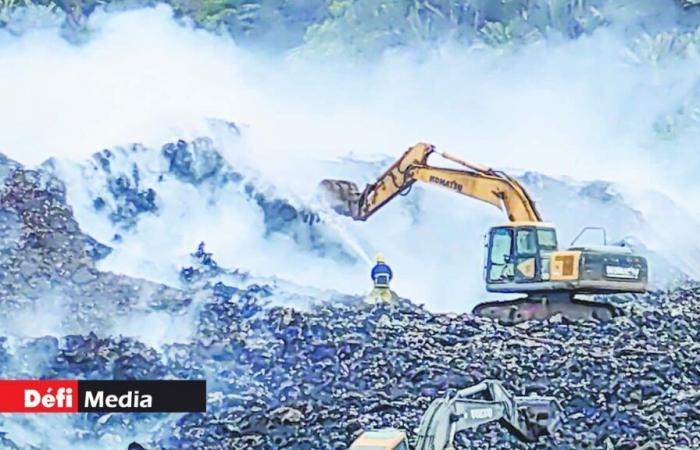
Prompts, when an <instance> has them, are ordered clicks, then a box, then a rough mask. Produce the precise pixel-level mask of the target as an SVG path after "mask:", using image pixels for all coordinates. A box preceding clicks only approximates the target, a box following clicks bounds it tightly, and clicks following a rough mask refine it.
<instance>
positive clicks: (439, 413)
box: [415, 380, 560, 450]
mask: <svg viewBox="0 0 700 450" xmlns="http://www.w3.org/2000/svg"><path fill="white" fill-rule="evenodd" d="M475 396H477V397H478V396H480V397H481V398H474V397H475ZM495 421H499V422H500V423H501V424H502V425H504V426H505V427H506V428H507V429H508V430H509V431H511V432H512V433H513V434H514V435H515V436H516V437H517V438H518V439H520V440H521V441H524V442H534V441H536V440H537V439H538V438H539V437H541V436H544V435H547V434H552V433H553V432H554V431H555V430H556V428H557V427H558V425H559V423H560V407H559V405H558V403H557V402H556V401H555V400H554V399H553V398H551V397H514V396H511V395H510V393H509V392H508V391H506V390H505V389H504V388H503V386H502V385H501V383H500V382H499V381H496V380H485V381H482V382H481V383H479V384H477V385H475V386H472V387H469V388H466V389H463V390H461V391H458V392H457V393H456V394H455V395H454V396H452V397H447V398H442V399H437V400H434V401H433V403H431V405H430V406H429V407H428V410H427V411H426V412H425V414H424V415H423V418H422V419H421V423H420V428H419V430H418V436H417V441H416V446H415V450H447V449H452V448H453V446H454V439H455V435H456V434H457V433H458V432H460V431H463V430H467V429H475V428H477V427H479V426H480V425H483V424H486V423H489V422H495Z"/></svg>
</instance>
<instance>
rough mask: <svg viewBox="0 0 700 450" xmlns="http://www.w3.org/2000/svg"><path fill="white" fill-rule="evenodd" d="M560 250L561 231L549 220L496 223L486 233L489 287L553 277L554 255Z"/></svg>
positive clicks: (496, 288)
mask: <svg viewBox="0 0 700 450" xmlns="http://www.w3.org/2000/svg"><path fill="white" fill-rule="evenodd" d="M556 250H557V233H556V231H555V229H554V227H552V226H551V225H547V224H545V223H542V222H540V223H534V222H533V223H528V222H525V223H520V222H514V223H512V224H508V225H504V226H498V227H493V228H491V230H490V231H489V233H488V235H487V236H486V264H485V267H484V269H485V272H486V273H485V278H486V281H487V286H488V288H489V290H494V291H495V292H501V290H500V289H502V286H506V285H509V284H511V283H519V284H518V289H519V290H522V286H521V285H520V283H536V282H541V281H543V280H548V279H549V272H550V255H551V253H552V252H554V251H556Z"/></svg>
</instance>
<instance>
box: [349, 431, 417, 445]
mask: <svg viewBox="0 0 700 450" xmlns="http://www.w3.org/2000/svg"><path fill="white" fill-rule="evenodd" d="M405 440H406V434H405V433H404V432H402V431H398V430H393V429H392V430H379V431H366V432H364V433H362V434H361V435H360V437H358V438H357V439H356V440H355V442H353V443H352V445H350V450H394V449H396V448H397V447H398V446H399V445H401V444H402V443H404V442H405Z"/></svg>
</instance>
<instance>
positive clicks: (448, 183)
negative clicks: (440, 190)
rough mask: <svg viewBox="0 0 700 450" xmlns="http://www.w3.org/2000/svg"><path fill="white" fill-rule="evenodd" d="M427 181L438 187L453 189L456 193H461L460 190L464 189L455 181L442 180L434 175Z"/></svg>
mask: <svg viewBox="0 0 700 450" xmlns="http://www.w3.org/2000/svg"><path fill="white" fill-rule="evenodd" d="M428 181H430V182H431V183H435V184H439V185H440V186H445V187H446V188H449V189H453V190H455V191H457V192H462V188H463V187H464V186H462V185H461V184H459V183H457V182H456V181H450V180H445V179H444V178H440V177H436V176H435V175H431V176H430V179H429V180H428Z"/></svg>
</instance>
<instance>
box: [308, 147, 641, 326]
mask: <svg viewBox="0 0 700 450" xmlns="http://www.w3.org/2000/svg"><path fill="white" fill-rule="evenodd" d="M433 153H437V154H439V155H441V156H442V157H443V158H445V159H446V160H449V161H452V162H453V163H456V164H457V165H459V166H460V167H459V168H446V167H435V166H432V165H429V164H428V157H429V156H431V155H432V154H433ZM416 181H422V182H424V183H429V184H434V185H437V186H441V187H443V188H446V189H449V190H451V191H453V192H457V193H459V194H462V195H466V196H468V197H472V198H475V199H477V200H481V201H484V202H486V203H490V204H492V205H494V206H496V207H497V208H500V209H505V212H506V214H507V216H508V220H509V221H510V222H509V223H507V224H504V225H499V226H495V227H492V228H491V229H490V230H489V232H488V235H487V236H486V252H487V254H486V262H485V265H484V277H485V279H486V289H487V290H488V291H489V292H501V293H523V294H526V296H525V297H521V298H518V299H515V300H505V301H493V302H485V303H481V304H479V305H477V306H476V307H475V308H474V311H473V313H474V314H477V315H481V316H486V317H492V318H495V319H498V320H500V321H502V322H504V323H510V324H514V323H518V322H522V321H526V320H533V319H537V320H542V319H547V318H549V317H552V316H554V315H557V314H560V315H561V316H562V318H564V319H566V320H570V321H576V320H582V319H598V320H603V321H604V320H609V319H610V318H611V317H612V316H614V315H615V308H614V307H612V306H611V305H609V304H606V303H601V302H596V301H591V300H586V299H583V298H580V295H579V294H583V295H586V294H587V295H594V294H613V293H643V292H646V287H647V278H648V268H647V261H646V259H645V258H644V257H643V256H640V255H638V254H635V253H634V252H633V251H632V250H631V249H630V248H629V247H625V246H620V245H607V243H604V245H599V246H572V247H570V248H568V249H566V250H559V249H558V241H557V234H556V230H555V228H554V226H553V225H551V224H548V223H545V222H543V221H542V218H541V216H540V213H539V212H538V211H537V208H536V206H535V202H534V201H533V200H532V198H531V197H530V195H529V194H528V192H527V191H526V190H525V188H524V187H523V186H522V185H521V184H520V183H519V182H518V180H516V179H515V178H513V177H511V176H509V175H507V174H505V173H504V172H502V171H498V170H494V169H491V168H488V167H483V166H480V165H478V164H473V163H470V162H467V161H465V160H463V159H461V158H458V157H456V156H453V155H451V154H449V153H446V152H438V151H437V150H436V149H435V147H434V146H433V145H430V144H425V143H419V144H417V145H414V146H413V147H411V148H409V149H408V150H407V151H406V152H405V153H404V155H403V156H402V157H401V158H400V159H399V160H398V161H396V162H395V163H394V164H393V165H392V166H391V167H389V169H388V170H387V171H386V172H384V173H383V174H382V175H380V176H379V178H378V179H377V180H376V181H375V182H374V183H372V184H368V185H367V186H366V187H365V188H364V190H363V191H362V192H360V190H359V189H358V187H357V185H356V184H355V183H353V182H350V181H344V180H323V181H322V182H321V185H320V187H321V191H322V194H323V196H324V197H325V201H326V202H327V203H328V204H329V206H330V207H331V208H332V209H333V210H335V211H336V212H337V213H339V214H342V215H345V216H350V217H352V218H353V219H355V220H366V219H368V218H369V217H370V216H371V215H372V214H374V213H375V212H377V211H378V210H379V209H380V208H381V207H382V206H384V205H386V204H387V203H388V202H389V201H391V200H392V199H394V198H395V197H396V196H398V195H407V194H408V193H409V192H410V189H411V186H412V185H413V184H414V183H415V182H416ZM588 228H591V227H588Z"/></svg>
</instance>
